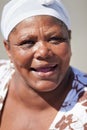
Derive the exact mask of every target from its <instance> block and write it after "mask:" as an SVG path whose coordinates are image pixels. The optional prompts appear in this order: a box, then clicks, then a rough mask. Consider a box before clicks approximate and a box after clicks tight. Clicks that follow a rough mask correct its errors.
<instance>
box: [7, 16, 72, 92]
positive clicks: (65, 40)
mask: <svg viewBox="0 0 87 130" xmlns="http://www.w3.org/2000/svg"><path fill="white" fill-rule="evenodd" d="M9 42H10V43H9V44H10V45H7V46H8V47H6V48H7V51H8V53H9V56H10V58H11V60H12V62H13V63H14V65H15V68H16V72H15V73H16V76H17V77H18V80H19V79H21V80H19V81H20V82H21V83H22V82H23V83H25V84H26V85H27V86H28V87H31V88H33V89H35V90H37V91H40V92H47V91H51V90H54V89H55V88H57V87H58V85H59V84H60V83H61V82H62V80H63V79H64V77H65V75H66V72H67V70H68V68H69V62H70V57H71V48H70V43H69V42H70V38H69V31H68V30H67V29H66V27H65V26H64V25H61V24H59V22H58V20H57V19H56V18H53V17H51V16H35V17H31V18H28V19H26V20H24V21H23V22H21V23H20V24H18V25H17V26H16V28H15V29H14V30H13V31H12V32H11V34H10V36H9Z"/></svg>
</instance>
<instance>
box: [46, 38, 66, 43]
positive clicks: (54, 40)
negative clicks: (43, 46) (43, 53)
mask: <svg viewBox="0 0 87 130" xmlns="http://www.w3.org/2000/svg"><path fill="white" fill-rule="evenodd" d="M48 41H49V42H51V43H53V44H59V43H62V42H66V41H67V39H65V38H62V37H58V36H53V37H51V38H49V40H48Z"/></svg>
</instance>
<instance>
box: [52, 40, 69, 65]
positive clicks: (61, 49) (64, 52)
mask: <svg viewBox="0 0 87 130" xmlns="http://www.w3.org/2000/svg"><path fill="white" fill-rule="evenodd" d="M53 50H55V51H54V53H55V55H56V56H57V57H58V59H60V61H61V63H62V65H63V64H64V65H65V66H66V65H68V64H69V62H70V58H71V47H70V44H68V43H61V44H60V45H59V46H57V47H55V48H54V49H53Z"/></svg>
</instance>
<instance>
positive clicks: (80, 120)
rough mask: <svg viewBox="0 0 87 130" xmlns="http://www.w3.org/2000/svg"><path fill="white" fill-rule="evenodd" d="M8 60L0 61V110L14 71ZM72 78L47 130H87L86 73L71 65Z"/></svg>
mask: <svg viewBox="0 0 87 130" xmlns="http://www.w3.org/2000/svg"><path fill="white" fill-rule="evenodd" d="M14 71H15V70H14V67H13V65H12V64H10V61H9V60H1V61H0V111H1V110H2V108H3V102H4V99H5V97H6V94H7V91H8V83H9V80H10V79H11V77H12V74H13V73H14ZM72 71H73V73H74V80H73V83H72V89H71V90H70V92H69V93H68V94H67V97H66V99H65V101H64V102H63V104H62V107H61V109H60V110H59V111H58V114H57V115H56V117H55V119H54V121H53V122H52V124H51V126H50V128H49V130H87V75H86V74H84V73H82V72H80V71H79V70H77V69H75V68H73V67H72Z"/></svg>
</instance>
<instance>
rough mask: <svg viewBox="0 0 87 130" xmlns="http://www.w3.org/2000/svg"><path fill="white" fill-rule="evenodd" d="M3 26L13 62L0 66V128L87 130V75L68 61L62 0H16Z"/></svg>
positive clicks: (67, 29) (6, 11)
mask: <svg viewBox="0 0 87 130" xmlns="http://www.w3.org/2000/svg"><path fill="white" fill-rule="evenodd" d="M1 30H2V34H3V36H4V45H5V48H6V51H7V53H8V56H9V58H10V61H1V65H0V66H1V67H0V74H1V76H0V81H1V82H0V89H1V90H0V96H1V100H0V102H1V103H0V109H1V116H0V120H1V122H0V123H1V124H0V130H48V129H49V130H71V129H73V130H77V129H79V130H86V129H87V75H86V74H83V73H81V72H80V71H78V70H77V69H75V68H73V67H71V66H70V65H69V63H70V58H71V46H70V40H71V28H70V20H69V17H68V14H67V12H66V10H65V8H64V6H63V5H62V3H61V2H60V1H59V0H49V1H47V2H46V1H45V0H42V1H40V0H37V2H35V1H34V0H30V1H29V0H24V1H22V0H19V1H16V0H12V1H10V2H9V3H8V4H7V5H6V6H5V7H4V11H3V14H2V20H1ZM3 77H4V79H3ZM82 116H83V118H82Z"/></svg>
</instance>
